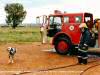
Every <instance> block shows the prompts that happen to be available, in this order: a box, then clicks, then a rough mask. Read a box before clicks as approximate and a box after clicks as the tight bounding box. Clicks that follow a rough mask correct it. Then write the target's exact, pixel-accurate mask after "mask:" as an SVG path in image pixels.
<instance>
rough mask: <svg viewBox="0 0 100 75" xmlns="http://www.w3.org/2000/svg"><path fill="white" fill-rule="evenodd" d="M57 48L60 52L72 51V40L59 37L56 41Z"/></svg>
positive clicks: (63, 53)
mask: <svg viewBox="0 0 100 75" xmlns="http://www.w3.org/2000/svg"><path fill="white" fill-rule="evenodd" d="M54 46H55V50H56V52H57V53H58V54H61V55H65V54H67V53H68V52H70V49H71V46H72V44H71V42H70V40H68V39H64V38H62V39H61V38H59V39H58V40H57V41H56V43H55V45H54Z"/></svg>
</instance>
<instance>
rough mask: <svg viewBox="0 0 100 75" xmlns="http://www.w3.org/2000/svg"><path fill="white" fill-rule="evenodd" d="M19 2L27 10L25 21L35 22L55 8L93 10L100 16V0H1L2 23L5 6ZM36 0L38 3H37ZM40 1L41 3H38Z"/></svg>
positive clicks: (0, 14) (0, 19)
mask: <svg viewBox="0 0 100 75" xmlns="http://www.w3.org/2000/svg"><path fill="white" fill-rule="evenodd" d="M12 2H19V3H22V4H23V5H24V7H25V9H26V11H27V15H26V18H25V20H24V22H23V23H35V21H36V16H39V15H44V14H45V15H48V14H51V13H53V11H54V10H55V9H57V10H61V11H66V12H68V13H71V12H73V13H74V12H91V13H93V15H94V18H99V17H100V12H99V9H100V8H99V7H100V2H99V0H91V1H90V0H58V1H57V0H56V1H54V0H51V1H47V0H43V1H42V0H38V1H36V0H32V1H28V0H23V1H22V0H18V1H17V0H7V1H4V0H0V23H3V22H5V15H6V14H5V11H4V6H5V5H6V4H7V3H12ZM35 2H36V3H35ZM38 2H39V3H38Z"/></svg>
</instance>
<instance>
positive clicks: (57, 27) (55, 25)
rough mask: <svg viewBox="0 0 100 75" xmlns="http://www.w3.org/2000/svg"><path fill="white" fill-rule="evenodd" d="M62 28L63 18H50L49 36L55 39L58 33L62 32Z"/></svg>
mask: <svg viewBox="0 0 100 75" xmlns="http://www.w3.org/2000/svg"><path fill="white" fill-rule="evenodd" d="M61 26H62V17H61V16H50V17H49V27H48V31H47V32H48V33H47V35H48V36H50V37H53V36H54V35H55V34H56V33H57V32H60V31H61Z"/></svg>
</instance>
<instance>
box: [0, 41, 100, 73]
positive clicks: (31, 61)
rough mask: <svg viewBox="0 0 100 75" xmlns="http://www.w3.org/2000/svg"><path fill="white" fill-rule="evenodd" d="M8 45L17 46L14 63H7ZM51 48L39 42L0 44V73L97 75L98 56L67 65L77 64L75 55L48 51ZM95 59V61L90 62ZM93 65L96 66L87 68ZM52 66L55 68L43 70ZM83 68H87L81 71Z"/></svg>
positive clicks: (99, 61) (99, 62)
mask: <svg viewBox="0 0 100 75" xmlns="http://www.w3.org/2000/svg"><path fill="white" fill-rule="evenodd" d="M9 46H11V47H16V48H17V53H16V56H15V63H14V64H8V55H7V51H6V49H7V47H9ZM51 48H53V47H52V46H51V45H49V44H46V45H41V44H40V43H39V42H35V43H32V44H29V43H28V44H12V43H7V44H2V45H0V55H1V57H0V75H1V74H2V75H12V74H15V73H23V75H80V74H82V75H99V73H100V65H97V64H100V59H99V58H98V59H96V58H89V60H88V61H89V62H91V63H88V65H75V66H70V67H68V66H69V65H72V64H77V59H76V56H67V55H65V56H61V55H58V54H57V53H55V52H52V51H50V49H51ZM48 50H49V51H48ZM95 60H97V61H96V62H92V61H95ZM94 65H97V66H95V67H92V68H90V69H87V68H89V67H91V66H94ZM66 66H67V67H66ZM52 68H56V69H53V70H49V71H43V70H47V69H52ZM85 69H87V70H86V71H85V72H84V73H83V71H84V70H85ZM41 70H42V71H41ZM23 71H29V73H24V72H23Z"/></svg>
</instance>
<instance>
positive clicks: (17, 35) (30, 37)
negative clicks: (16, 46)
mask: <svg viewBox="0 0 100 75" xmlns="http://www.w3.org/2000/svg"><path fill="white" fill-rule="evenodd" d="M39 29H40V28H39V27H17V28H16V29H11V27H1V28H0V44H1V43H13V42H14V43H20V42H22V43H23V42H30V43H31V42H40V39H41V36H40V32H39Z"/></svg>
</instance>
